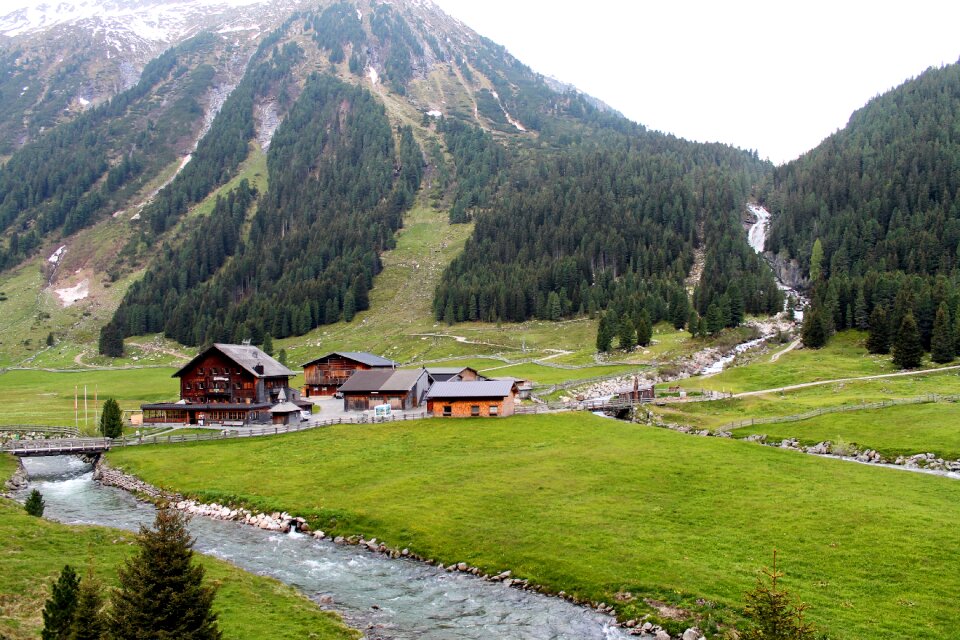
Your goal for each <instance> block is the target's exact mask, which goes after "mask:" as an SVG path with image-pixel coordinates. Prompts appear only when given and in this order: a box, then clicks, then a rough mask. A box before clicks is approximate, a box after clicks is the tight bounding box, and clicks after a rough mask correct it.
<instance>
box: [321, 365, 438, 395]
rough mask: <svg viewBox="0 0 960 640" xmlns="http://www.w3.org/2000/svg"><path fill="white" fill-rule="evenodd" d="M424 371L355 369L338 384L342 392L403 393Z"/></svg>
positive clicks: (413, 385)
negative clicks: (346, 378)
mask: <svg viewBox="0 0 960 640" xmlns="http://www.w3.org/2000/svg"><path fill="white" fill-rule="evenodd" d="M426 373H427V372H426V371H425V370H424V369H389V370H386V371H384V370H371V371H357V372H356V373H355V374H353V375H352V376H350V379H349V380H347V381H346V382H344V383H343V384H342V385H341V386H340V391H341V392H343V393H369V392H371V391H377V392H385V391H402V392H404V393H405V392H407V391H410V390H411V389H413V388H414V387H415V386H416V385H417V382H418V381H419V380H420V378H421V377H423V376H424V375H426Z"/></svg>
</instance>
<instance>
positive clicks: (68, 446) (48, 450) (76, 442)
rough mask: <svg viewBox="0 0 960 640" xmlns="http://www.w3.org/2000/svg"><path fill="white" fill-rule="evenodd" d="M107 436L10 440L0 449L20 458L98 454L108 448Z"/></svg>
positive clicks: (0, 446) (109, 441) (109, 442)
mask: <svg viewBox="0 0 960 640" xmlns="http://www.w3.org/2000/svg"><path fill="white" fill-rule="evenodd" d="M110 444H111V440H110V439H109V438H50V439H48V440H10V441H8V442H4V443H3V444H0V451H2V452H4V453H10V454H13V455H15V456H19V457H21V458H26V457H34V456H76V455H83V454H90V455H94V454H99V453H104V452H105V451H109V450H110Z"/></svg>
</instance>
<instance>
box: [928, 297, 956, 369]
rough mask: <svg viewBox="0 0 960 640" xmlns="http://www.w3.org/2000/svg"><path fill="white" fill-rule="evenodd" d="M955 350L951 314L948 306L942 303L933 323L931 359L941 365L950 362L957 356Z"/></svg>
mask: <svg viewBox="0 0 960 640" xmlns="http://www.w3.org/2000/svg"><path fill="white" fill-rule="evenodd" d="M954 348H955V347H954V339H953V331H952V330H951V328H950V314H949V313H948V312H947V304H946V303H945V302H941V303H940V307H939V308H938V309H937V315H936V317H935V318H934V321H933V335H932V336H931V337H930V359H931V360H933V361H934V362H937V363H940V364H945V363H947V362H950V361H951V360H953V359H954V357H955V356H956V351H955V350H954Z"/></svg>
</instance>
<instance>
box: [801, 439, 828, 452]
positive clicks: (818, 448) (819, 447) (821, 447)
mask: <svg viewBox="0 0 960 640" xmlns="http://www.w3.org/2000/svg"><path fill="white" fill-rule="evenodd" d="M830 446H831V445H830V442H829V441H825V442H818V443H817V444H815V445H813V446H812V447H807V449H806V451H807V453H813V454H816V455H818V456H825V455H827V454H829V453H830Z"/></svg>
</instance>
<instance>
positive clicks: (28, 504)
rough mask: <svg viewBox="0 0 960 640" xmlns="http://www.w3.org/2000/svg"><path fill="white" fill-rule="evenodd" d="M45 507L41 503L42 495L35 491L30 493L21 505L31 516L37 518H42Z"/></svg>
mask: <svg viewBox="0 0 960 640" xmlns="http://www.w3.org/2000/svg"><path fill="white" fill-rule="evenodd" d="M46 506H47V503H46V502H44V501H43V494H42V493H40V491H39V490H37V489H34V490H33V491H31V492H30V495H28V496H27V499H26V501H25V502H24V503H23V508H24V510H25V511H26V512H27V513H28V514H30V515H31V516H36V517H38V518H39V517H41V516H43V510H44V508H45V507H46Z"/></svg>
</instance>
